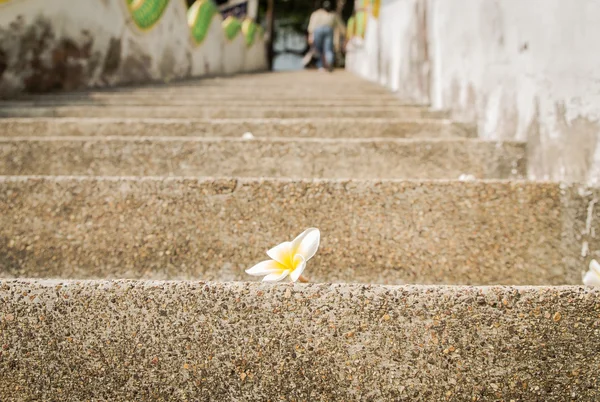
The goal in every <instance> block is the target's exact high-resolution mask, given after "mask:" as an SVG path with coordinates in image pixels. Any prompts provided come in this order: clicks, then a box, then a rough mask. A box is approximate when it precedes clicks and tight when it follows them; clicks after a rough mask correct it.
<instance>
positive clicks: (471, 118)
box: [349, 0, 600, 184]
mask: <svg viewBox="0 0 600 402" xmlns="http://www.w3.org/2000/svg"><path fill="white" fill-rule="evenodd" d="M417 7H420V9H421V10H426V13H425V14H426V15H425V19H423V15H422V13H421V14H420V15H421V17H418V15H419V12H415V10H417ZM424 21H425V22H424ZM379 27H380V28H379V32H378V33H375V34H374V33H372V31H368V32H367V38H365V43H366V44H367V45H366V46H368V47H369V46H370V47H371V48H373V49H374V48H375V46H379V48H380V49H381V52H380V56H379V58H377V57H376V56H374V55H373V52H368V51H363V52H362V54H361V55H360V57H367V58H369V59H370V60H369V61H368V62H365V61H360V63H359V62H355V63H352V64H351V65H350V66H349V68H350V69H351V70H353V71H357V73H359V74H360V75H363V76H366V77H368V78H370V79H372V80H376V81H379V82H381V83H382V84H384V85H386V86H388V87H389V88H391V89H393V90H395V91H397V92H398V95H399V96H401V97H403V98H407V99H413V100H414V99H419V97H420V95H424V93H420V92H419V91H421V90H423V89H426V91H427V93H428V95H429V99H430V100H431V103H432V105H433V106H434V107H435V108H443V109H451V110H452V111H453V113H454V116H455V118H457V119H458V120H462V121H467V122H476V123H477V124H478V130H479V135H480V136H481V137H484V138H490V139H517V140H524V141H527V142H528V148H529V167H530V168H529V176H530V178H532V179H552V180H568V181H571V180H572V181H581V182H587V183H590V184H600V183H598V182H599V181H600V141H598V138H599V131H600V124H599V121H600V52H598V51H596V50H597V49H598V48H599V46H600V45H598V39H599V38H600V2H598V1H595V0H574V1H564V0H527V1H523V0H468V1H465V0H387V1H386V0H383V1H382V9H381V17H380V20H379ZM423 29H425V31H426V37H427V41H426V43H425V44H424V43H423V41H422V40H415V38H416V37H419V38H422V37H423V36H422V32H423ZM369 35H380V38H379V39H375V40H374V39H373V38H372V37H369ZM373 42H375V43H376V45H374V44H373ZM424 56H426V57H424ZM357 57H359V56H357ZM427 60H429V62H428V61H427ZM373 61H377V62H379V63H380V65H381V66H383V67H382V68H381V69H380V71H378V72H376V73H374V74H373V72H372V70H368V71H367V72H365V67H364V65H365V64H367V65H368V64H369V63H372V62H373ZM356 66H362V67H361V68H357V67H356ZM419 71H420V72H421V74H418V72H419ZM429 75H430V76H429ZM418 79H427V81H429V85H422V84H421V83H419V82H417V81H416V80H418ZM421 99H425V96H423V97H422V98H421Z"/></svg>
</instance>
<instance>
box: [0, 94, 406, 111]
mask: <svg viewBox="0 0 600 402" xmlns="http://www.w3.org/2000/svg"><path fill="white" fill-rule="evenodd" d="M69 105H70V106H163V105H168V106H202V107H207V106H212V107H214V106H219V107H242V108H249V107H262V108H264V107H270V108H279V107H300V108H307V107H335V108H339V107H367V108H370V107H374V106H377V107H384V108H389V107H406V106H414V105H410V104H406V103H402V102H400V100H399V99H393V98H391V99H387V98H383V99H382V97H379V96H378V97H377V98H373V99H364V98H358V99H345V98H337V99H336V98H333V99H322V98H320V97H314V99H313V98H310V97H305V98H304V99H302V98H300V99H298V98H297V97H293V98H284V99H281V98H280V99H277V98H273V97H266V98H265V97H262V96H261V97H254V96H248V97H245V98H242V97H239V96H238V97H235V98H225V99H223V98H217V97H213V96H210V97H207V96H206V95H201V96H198V95H197V94H194V95H192V94H185V95H182V94H173V95H164V94H146V95H144V94H140V95H134V94H122V95H118V94H94V95H84V94H69V95H59V96H44V97H38V98H33V99H31V100H28V101H24V100H21V101H14V102H3V103H2V104H1V106H3V107H38V106H45V107H54V106H69Z"/></svg>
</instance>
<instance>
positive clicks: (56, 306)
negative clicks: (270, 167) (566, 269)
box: [0, 281, 600, 401]
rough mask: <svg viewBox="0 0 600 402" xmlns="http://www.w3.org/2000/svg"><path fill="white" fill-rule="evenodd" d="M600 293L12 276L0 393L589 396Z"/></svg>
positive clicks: (31, 396) (29, 396)
mask: <svg viewBox="0 0 600 402" xmlns="http://www.w3.org/2000/svg"><path fill="white" fill-rule="evenodd" d="M599 299H600V290H598V289H591V288H587V289H586V288H582V287H559V288H551V287H541V288H533V287H491V288H477V287H475V288H469V287H428V286H414V287H413V286H409V287H383V286H368V285H295V286H291V285H278V286H263V285H258V284H234V283H228V284H215V283H202V282H195V283H190V282H127V281H118V282H57V281H44V282H32V281H4V282H2V284H1V286H0V300H1V301H2V302H1V303H0V331H1V332H0V334H1V335H0V339H1V340H2V344H3V347H2V359H0V399H2V400H13V398H14V396H15V390H18V395H19V398H20V399H22V400H37V399H39V398H40V397H41V396H43V399H45V400H64V398H65V395H68V397H69V399H72V400H86V399H89V400H113V401H116V400H119V401H120V400H123V401H131V400H214V401H229V400H265V401H266V400H276V399H277V398H279V397H280V396H281V395H285V396H286V398H288V399H289V400H308V401H316V400H343V401H350V400H424V401H425V400H427V401H441V400H467V399H468V400H506V401H508V400H523V401H533V400H539V401H563V400H581V401H593V400H598V399H600V388H599V387H598V375H597V368H598V366H599V365H600V354H598V353H593V351H594V350H596V349H597V346H598V334H597V331H598V330H597V326H598V324H599V319H598V314H599V307H598V306H599V305H598V300H599ZM40 373H44V374H43V376H40Z"/></svg>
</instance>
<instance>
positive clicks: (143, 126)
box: [0, 119, 476, 138]
mask: <svg viewBox="0 0 600 402" xmlns="http://www.w3.org/2000/svg"><path fill="white" fill-rule="evenodd" d="M246 132H251V133H253V134H254V135H255V136H256V137H257V138H260V137H317V138H369V137H370V138H372V137H385V138H448V137H475V136H476V131H475V127H471V126H468V125H462V124H456V123H451V122H449V121H445V120H442V121H439V120H412V121H411V120H394V119H389V120H387V119H356V120H355V119H337V120H336V119H305V120H281V119H263V120H260V119H256V120H246V121H244V120H185V119H181V120H175V119H162V120H161V119H138V120H124V119H121V120H119V119H0V136H4V137H20V136H23V137H25V136H49V137H51V136H109V135H112V136H175V137H184V136H201V137H234V138H240V137H241V136H242V134H243V133H246Z"/></svg>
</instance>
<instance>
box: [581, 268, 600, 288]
mask: <svg viewBox="0 0 600 402" xmlns="http://www.w3.org/2000/svg"><path fill="white" fill-rule="evenodd" d="M583 284H584V285H586V286H600V275H598V274H597V273H596V272H595V271H593V270H589V271H588V272H586V273H585V276H584V277H583Z"/></svg>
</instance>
